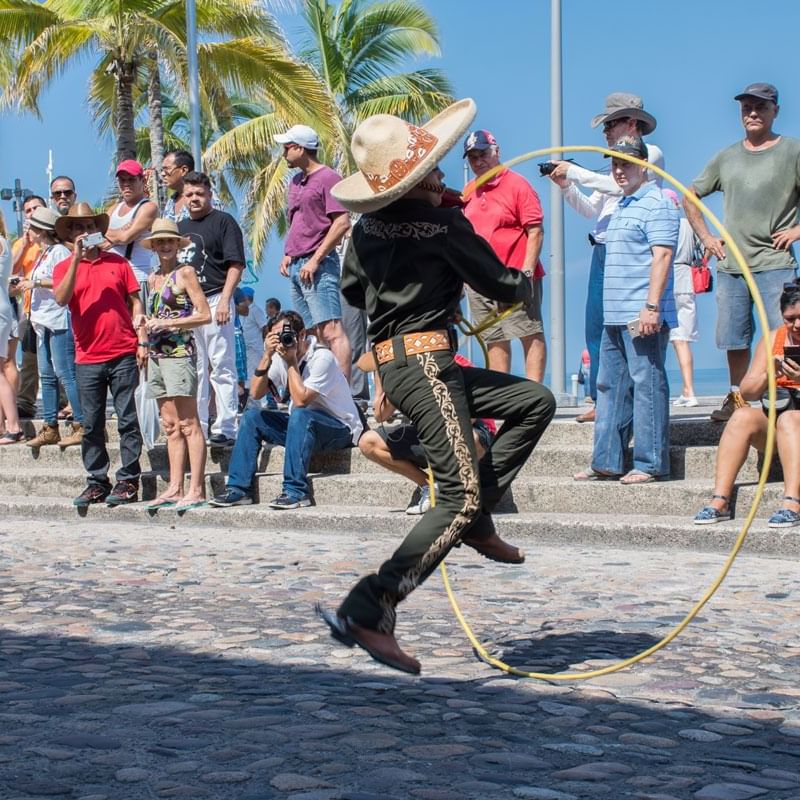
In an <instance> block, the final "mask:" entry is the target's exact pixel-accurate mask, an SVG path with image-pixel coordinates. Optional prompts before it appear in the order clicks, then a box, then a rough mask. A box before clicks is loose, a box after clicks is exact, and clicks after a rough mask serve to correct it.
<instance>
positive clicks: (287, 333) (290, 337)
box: [278, 322, 297, 347]
mask: <svg viewBox="0 0 800 800" xmlns="http://www.w3.org/2000/svg"><path fill="white" fill-rule="evenodd" d="M278 341H279V342H280V343H281V344H282V345H283V346H284V347H295V346H296V345H297V334H296V333H295V332H294V328H292V324H291V323H290V322H284V323H283V327H282V328H281V332H280V333H279V334H278Z"/></svg>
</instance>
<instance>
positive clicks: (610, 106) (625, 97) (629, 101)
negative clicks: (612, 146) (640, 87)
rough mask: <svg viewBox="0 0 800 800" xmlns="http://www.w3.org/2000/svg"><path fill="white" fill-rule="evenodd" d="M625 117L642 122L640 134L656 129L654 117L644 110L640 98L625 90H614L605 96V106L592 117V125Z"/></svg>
mask: <svg viewBox="0 0 800 800" xmlns="http://www.w3.org/2000/svg"><path fill="white" fill-rule="evenodd" d="M625 117H628V118H629V119H636V120H639V122H641V123H642V127H643V130H642V136H647V135H648V134H651V133H652V132H653V131H654V130H655V129H656V118H655V117H654V116H653V115H652V114H648V113H647V112H646V111H645V110H644V102H642V98H641V97H639V95H638V94H628V93H627V92H614V93H613V94H610V95H609V96H608V97H606V107H605V108H604V109H603V113H602V114H598V115H597V116H595V117H592V127H593V128H597V127H598V126H599V125H602V124H603V123H604V122H613V121H614V120H615V119H622V118H625Z"/></svg>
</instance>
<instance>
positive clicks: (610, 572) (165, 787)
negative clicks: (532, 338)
mask: <svg viewBox="0 0 800 800" xmlns="http://www.w3.org/2000/svg"><path fill="white" fill-rule="evenodd" d="M222 513H223V512H221V517H222ZM287 513H289V512H287ZM403 524H405V523H403ZM390 547H391V542H390V541H389V540H388V539H386V538H385V537H384V538H381V539H379V540H377V541H370V539H369V537H368V536H366V535H365V534H363V533H359V534H350V535H347V534H343V533H339V532H337V533H331V534H329V535H323V534H318V533H311V534H305V535H301V534H298V533H292V534H282V533H277V532H268V531H246V530H225V529H224V528H219V529H209V528H206V529H203V528H201V529H198V530H196V531H194V532H187V530H186V528H183V529H182V530H169V529H168V528H166V527H163V528H162V527H156V526H146V525H143V526H141V527H137V526H134V525H122V524H107V523H102V524H99V525H98V524H97V523H95V524H93V523H92V520H91V514H90V515H89V517H88V518H87V519H85V520H81V521H76V522H75V523H63V522H59V523H57V524H56V523H46V522H39V523H36V522H32V521H30V520H4V522H3V523H2V525H0V548H1V550H0V552H2V554H3V558H2V561H1V562H0V602H1V603H2V637H1V638H0V797H2V798H3V799H4V800H5V799H6V798H14V799H17V798H19V799H21V798H31V797H58V798H83V800H90V798H91V800H101V799H102V798H113V800H144V799H145V798H167V797H185V798H212V800H213V799H214V798H226V800H227V798H236V799H237V800H265V799H266V798H292V800H301V798H302V799H303V800H329V799H334V798H339V800H395V799H396V800H402V799H403V798H421V799H422V800H462V799H471V798H538V799H539V800H569V799H570V798H588V799H589V800H594V799H595V798H610V799H611V800H617V799H618V798H642V799H643V800H644V799H646V798H649V799H650V800H668V799H669V798H698V800H746V798H752V797H762V798H767V800H773V799H775V800H777V799H778V798H779V799H780V800H788V798H795V799H796V798H800V713H798V699H799V698H800V680H798V669H799V667H800V659H799V658H798V656H800V631H798V625H797V619H798V616H797V600H798V564H797V563H796V562H791V561H782V560H778V559H767V558H757V557H751V556H748V555H744V556H742V557H741V558H740V559H739V560H738V561H737V563H736V565H735V567H734V570H733V574H732V576H731V577H730V578H729V580H728V582H727V583H726V584H725V585H724V586H723V588H722V589H721V591H720V592H719V593H718V595H717V596H716V597H715V598H714V600H713V601H712V604H711V606H710V607H707V608H706V609H704V610H703V612H702V616H701V619H700V620H699V621H697V622H696V623H694V624H693V625H692V626H691V627H690V628H689V630H688V631H687V632H686V633H685V634H684V635H683V636H682V637H681V638H679V639H678V641H677V642H676V643H675V644H674V645H672V646H671V647H670V648H668V649H667V650H666V651H663V652H662V653H660V654H658V655H657V656H656V657H655V658H653V659H651V660H649V661H646V662H644V663H643V664H641V665H638V666H637V667H635V668H634V669H632V670H628V671H625V672H622V673H618V674H615V675H613V676H609V677H606V678H602V679H599V680H597V681H595V682H592V683H584V684H578V685H560V684H559V685H556V684H548V683H541V682H534V681H526V680H517V679H513V678H509V677H506V676H504V675H502V674H501V673H499V672H497V671H494V670H491V669H490V668H489V667H487V666H485V665H483V664H481V663H479V662H477V661H476V660H475V659H474V658H473V657H472V655H471V653H470V648H469V646H468V644H467V643H466V640H465V639H464V637H463V634H462V632H461V630H460V629H459V628H458V626H457V624H456V622H455V620H454V618H453V616H452V613H451V611H450V609H449V606H448V603H447V599H446V597H445V594H444V591H443V588H442V584H441V580H440V578H439V577H438V575H436V576H434V577H432V578H431V579H430V581H429V582H428V584H427V585H426V586H425V587H423V588H422V589H421V590H419V591H418V592H416V593H415V594H414V595H413V596H412V598H411V599H410V600H409V601H408V602H407V603H406V604H404V606H403V608H402V612H401V615H400V623H399V626H398V635H399V639H400V641H401V643H402V644H403V645H404V646H406V647H407V649H408V650H409V651H410V652H412V653H414V654H415V655H417V656H418V657H419V658H420V659H421V661H422V664H423V675H422V676H421V677H419V678H414V677H411V676H406V675H402V674H400V673H396V672H392V671H391V670H388V669H386V668H384V667H381V666H380V665H378V664H375V663H374V662H372V661H371V660H370V659H368V658H367V657H366V656H365V655H364V654H363V652H361V651H359V650H348V649H346V648H344V647H342V646H340V645H336V644H335V643H333V642H332V641H331V640H330V638H329V637H328V635H327V632H326V630H325V629H324V628H323V626H322V624H321V623H320V622H319V621H318V620H317V619H316V618H315V617H314V616H313V614H312V606H313V604H314V603H315V602H317V601H323V602H327V603H329V604H333V603H335V601H336V600H337V599H338V598H339V597H340V596H341V595H342V593H343V591H344V590H345V589H346V588H347V587H348V586H349V585H350V584H351V583H352V581H353V580H354V578H355V577H356V576H357V575H359V574H360V573H361V572H362V571H364V570H365V569H366V568H367V567H369V566H373V565H375V564H376V563H377V560H378V558H379V557H380V555H381V554H387V553H388V552H389V549H390ZM528 549H529V551H531V550H533V552H529V558H528V563H527V564H525V565H523V566H521V567H510V568H509V567H503V566H501V565H496V564H492V563H489V562H486V561H482V560H481V559H480V558H479V557H478V556H477V555H476V554H475V553H473V552H472V551H468V552H467V551H466V550H460V551H457V552H456V553H454V555H453V556H452V557H451V559H450V560H449V563H450V565H451V566H450V574H451V578H452V580H453V582H454V585H455V588H456V590H457V592H458V596H459V598H460V599H461V600H462V602H463V608H464V611H465V612H466V614H467V616H468V618H469V619H470V620H471V621H472V622H473V624H474V627H475V630H476V632H477V633H478V635H479V636H480V637H481V638H484V639H486V640H489V641H490V642H491V649H492V651H493V652H496V653H501V654H502V655H503V656H504V657H505V658H506V659H507V660H508V661H510V662H512V663H514V664H515V665H517V666H525V667H528V668H533V669H544V670H553V669H563V668H568V667H570V666H574V667H579V666H581V665H582V664H583V665H586V664H592V665H594V664H602V663H606V660H607V659H619V658H621V657H624V656H628V655H632V654H633V653H635V652H638V651H639V650H640V649H642V648H644V647H646V646H648V645H649V644H651V643H652V642H653V641H655V638H660V637H661V636H662V635H663V634H664V633H665V632H666V631H667V630H668V629H669V628H670V627H671V626H672V625H673V624H674V623H675V622H676V621H677V620H679V619H680V618H681V617H682V615H683V613H684V612H685V611H686V610H687V609H688V608H689V607H690V605H691V602H692V600H693V599H694V598H696V597H697V596H699V594H700V589H701V588H702V587H704V586H705V585H707V584H708V583H709V582H710V580H711V578H712V577H713V576H714V575H715V574H716V571H717V569H718V567H719V565H720V564H721V562H722V558H721V557H720V556H718V555H711V554H691V553H680V552H669V553H666V552H658V551H652V550H648V551H633V550H621V549H615V550H612V549H602V548H590V547H586V548H579V547H572V548H571V549H570V552H568V553H565V552H563V551H562V550H559V549H558V548H555V547H546V548H531V547H530V546H529V548H528ZM586 659H591V660H590V661H586Z"/></svg>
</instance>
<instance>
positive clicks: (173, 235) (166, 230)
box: [139, 218, 192, 250]
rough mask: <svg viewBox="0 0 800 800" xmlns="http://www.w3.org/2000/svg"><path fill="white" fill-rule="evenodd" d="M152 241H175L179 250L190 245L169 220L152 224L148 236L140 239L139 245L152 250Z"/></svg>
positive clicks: (161, 220)
mask: <svg viewBox="0 0 800 800" xmlns="http://www.w3.org/2000/svg"><path fill="white" fill-rule="evenodd" d="M154 239H177V240H178V249H179V250H183V248H184V247H188V246H189V245H190V244H191V243H192V240H191V239H190V238H189V237H188V236H181V234H180V231H179V230H178V226H177V225H176V224H175V223H174V222H173V221H172V220H171V219H163V218H162V219H157V220H155V221H154V222H153V227H152V228H151V229H150V235H149V236H146V237H145V238H144V239H142V240H141V241H140V242H139V244H141V245H142V247H146V248H147V249H148V250H152V249H153V240H154Z"/></svg>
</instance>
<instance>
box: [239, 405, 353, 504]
mask: <svg viewBox="0 0 800 800" xmlns="http://www.w3.org/2000/svg"><path fill="white" fill-rule="evenodd" d="M352 441H353V435H352V433H351V431H350V428H348V427H347V425H345V424H344V423H343V422H339V420H338V419H336V418H335V417H332V416H331V415H330V414H327V413H325V412H324V411H317V410H316V409H312V408H293V409H292V412H291V414H287V413H286V412H285V411H264V410H262V409H260V408H251V409H250V410H249V411H247V412H245V415H244V416H243V417H242V419H241V421H240V422H239V435H238V436H237V437H236V444H235V446H234V448H233V453H232V454H231V463H230V466H229V468H228V487H229V488H233V489H241V490H242V491H243V492H246V493H247V494H251V493H252V490H253V489H252V487H253V478H254V477H255V474H256V470H257V469H258V454H259V451H260V450H261V445H262V444H264V443H265V442H266V443H268V444H279V445H281V446H283V447H285V448H286V452H285V453H284V456H283V491H284V493H285V494H287V495H289V497H291V498H292V499H293V500H299V499H300V498H302V497H307V496H308V495H309V493H310V491H311V489H310V487H309V484H308V465H309V464H310V463H311V456H312V455H313V454H314V453H321V452H324V451H325V450H344V449H345V448H346V447H350V446H351V445H352Z"/></svg>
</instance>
